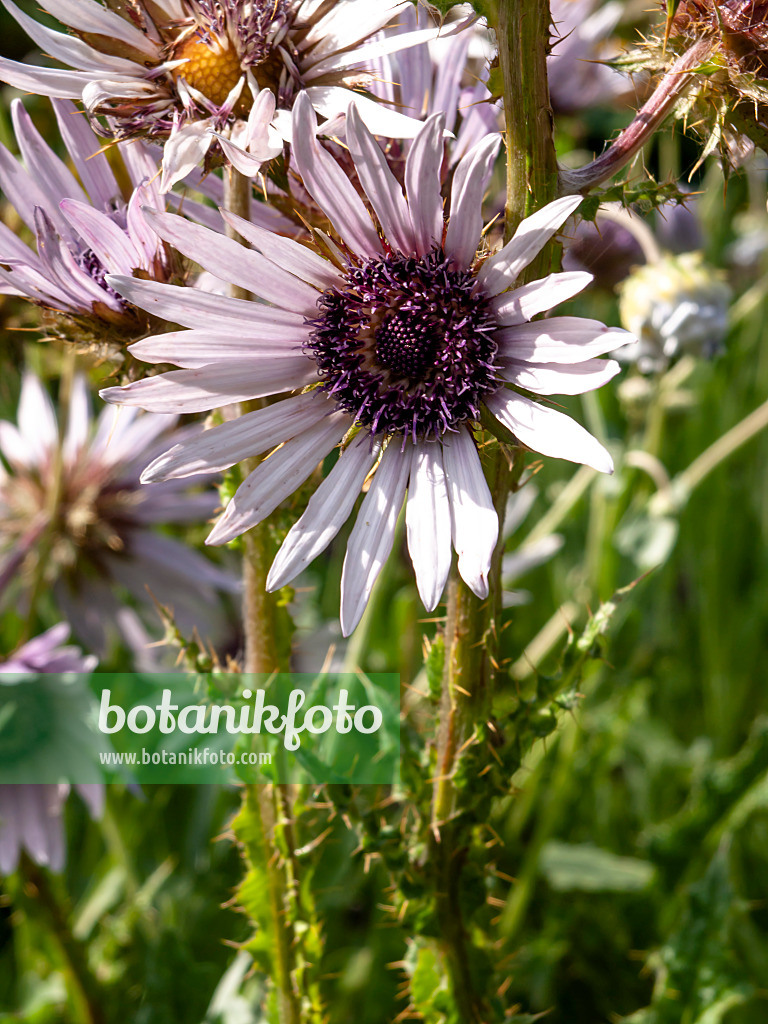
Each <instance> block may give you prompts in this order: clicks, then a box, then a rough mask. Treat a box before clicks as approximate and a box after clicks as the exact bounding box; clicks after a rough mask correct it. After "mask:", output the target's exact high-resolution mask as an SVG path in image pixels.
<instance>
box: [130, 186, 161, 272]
mask: <svg viewBox="0 0 768 1024" xmlns="http://www.w3.org/2000/svg"><path fill="white" fill-rule="evenodd" d="M151 192H152V190H151V189H150V188H149V187H148V186H146V185H139V186H138V187H137V188H135V189H134V190H133V194H132V195H131V198H130V199H129V200H128V208H127V210H126V213H125V220H126V229H127V231H128V236H129V238H130V239H131V242H132V243H133V245H134V246H135V248H136V255H137V256H138V257H139V260H140V262H139V264H137V266H138V267H139V268H141V269H142V270H147V271H150V272H151V271H152V270H153V264H154V261H155V259H156V257H157V255H158V249H159V247H160V243H159V241H158V238H157V235H156V234H155V232H154V231H153V230H152V228H151V227H150V226H149V223H148V221H147V218H146V214H145V213H144V209H143V208H144V207H146V206H147V205H148V200H149V199H150V196H151ZM134 269H136V268H134Z"/></svg>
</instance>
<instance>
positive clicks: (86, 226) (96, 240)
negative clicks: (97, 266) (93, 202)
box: [60, 199, 142, 276]
mask: <svg viewBox="0 0 768 1024" xmlns="http://www.w3.org/2000/svg"><path fill="white" fill-rule="evenodd" d="M60 209H61V212H62V213H63V214H64V216H65V217H66V219H67V220H68V221H69V223H70V224H71V225H72V227H73V228H74V229H75V231H76V232H77V233H78V235H80V237H81V238H82V239H83V241H84V242H85V243H86V246H87V247H88V248H89V249H91V250H92V251H93V252H94V253H95V254H96V256H97V257H98V259H99V261H100V262H101V263H102V264H103V265H104V267H105V268H106V270H107V272H108V273H109V274H126V275H129V276H130V274H131V273H132V272H133V271H134V270H136V269H137V267H140V266H141V262H142V261H141V256H140V255H139V253H138V252H137V251H136V247H135V245H134V244H133V242H132V241H131V240H130V238H129V237H128V235H127V234H126V233H125V232H124V231H121V230H120V228H119V227H118V226H117V224H115V222H114V221H113V220H112V219H111V218H110V217H108V216H107V215H106V214H105V213H101V212H100V211H99V210H95V209H94V208H93V207H92V206H89V205H88V204H87V203H79V202H77V200H75V199H64V200H63V201H62V202H61V204H60Z"/></svg>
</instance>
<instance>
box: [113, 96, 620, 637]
mask: <svg viewBox="0 0 768 1024" xmlns="http://www.w3.org/2000/svg"><path fill="white" fill-rule="evenodd" d="M316 132H317V124H316V121H315V115H314V112H313V110H312V107H311V104H310V103H309V101H308V100H307V99H305V98H302V97H299V99H298V101H297V104H296V106H295V108H294V126H293V137H294V146H293V153H294V159H295V162H296V165H297V167H298V169H299V171H300V173H301V175H302V178H303V182H304V186H305V187H306V189H307V190H308V191H309V192H310V194H311V195H312V196H313V197H314V199H315V201H316V202H317V203H318V204H319V205H320V207H322V209H323V210H324V211H325V213H326V215H327V217H328V219H329V221H330V222H331V224H332V225H333V227H334V229H335V232H336V234H337V236H338V239H339V244H338V245H337V244H336V243H332V249H331V251H332V252H333V254H334V258H333V259H332V260H329V259H324V258H322V257H321V256H320V255H318V254H317V253H316V252H313V251H312V250H311V249H309V248H308V247H306V246H304V245H301V244H299V243H297V242H294V241H290V240H287V239H283V238H279V237H277V236H274V235H270V234H269V233H268V232H265V231H262V230H261V229H259V228H255V227H253V226H252V225H249V224H248V223H246V222H244V221H242V220H240V219H237V218H233V217H231V216H230V217H229V220H230V222H231V223H232V224H233V225H234V226H235V227H236V229H237V230H238V231H239V232H241V233H242V235H243V236H244V237H245V238H246V239H248V240H249V241H250V242H251V244H252V245H253V246H254V248H255V249H256V250H258V251H250V250H248V249H245V248H243V247H242V246H241V245H239V244H238V243H237V242H234V241H232V240H230V239H226V238H224V237H222V236H217V235H215V234H213V233H211V232H210V231H207V230H206V229H205V228H202V227H200V226H198V225H194V224H189V223H187V222H185V221H183V220H182V219H180V218H178V217H173V216H168V215H165V214H161V215H158V216H155V217H153V218H152V220H153V223H154V224H155V227H156V230H157V231H158V232H159V233H160V235H161V236H162V237H163V238H165V239H166V240H167V241H169V242H171V243H172V244H174V245H176V246H177V247H178V248H179V249H181V251H182V252H185V253H186V254H188V255H192V256H193V258H194V259H197V260H199V261H200V262H201V264H203V265H204V266H205V267H206V268H207V269H208V270H210V271H211V272H213V273H215V274H217V275H219V276H221V277H223V278H225V279H227V280H231V281H234V282H236V283H237V284H240V285H242V286H243V287H244V288H246V289H248V290H249V291H251V292H253V293H254V294H255V295H257V296H258V297H259V298H260V299H261V300H264V301H262V302H247V301H242V300H240V301H237V300H235V299H229V300H224V301H222V303H221V306H220V309H219V311H218V313H217V315H216V317H215V318H213V317H210V318H207V319H205V320H204V321H201V319H200V317H199V316H198V315H197V314H196V313H195V311H194V309H193V306H192V305H190V304H189V303H188V301H187V298H188V296H187V293H185V292H184V291H183V290H181V289H178V288H174V287H170V286H163V285H152V284H150V283H145V282H141V281H133V280H128V279H125V278H121V279H110V283H111V284H112V286H113V287H115V288H117V289H118V290H119V291H121V293H122V294H124V295H125V296H128V297H130V298H131V301H135V302H138V303H140V304H143V305H144V306H145V308H147V307H153V308H156V309H157V310H158V311H159V312H162V313H163V315H166V316H168V318H169V319H172V320H175V321H176V322H180V323H183V324H187V325H188V326H190V327H193V328H196V329H193V330H192V331H186V332H183V333H181V334H179V333H173V334H166V335H161V336H159V337H155V338H148V339H145V340H144V341H141V342H139V343H137V344H136V345H135V346H133V350H134V354H135V355H137V356H138V357H139V358H142V359H145V360H147V361H150V362H173V363H175V364H176V365H177V366H180V367H182V369H179V370H175V371H172V372H171V373H167V374H161V375H159V376H155V377H150V378H148V379H145V380H141V381H136V382H135V383H133V384H130V385H128V386H126V387H123V388H110V389H107V390H106V391H105V392H103V393H102V394H103V396H104V397H105V398H106V399H107V400H108V401H112V402H118V403H125V404H129V405H138V406H144V407H145V408H150V409H155V410H158V411H169V410H174V411H184V412H193V411H200V410H203V409H210V408H213V407H214V406H217V405H223V404H231V403H234V402H238V401H243V400H249V399H253V398H258V397H261V396H265V395H271V394H279V393H283V392H287V391H301V389H305V390H304V391H303V392H302V393H300V394H297V395H295V396H294V397H292V398H289V399H287V400H286V401H282V402H278V403H277V404H274V405H270V406H268V407H267V408H265V409H261V410H258V411H255V412H251V413H248V414H247V415H245V416H241V417H240V418H238V419H235V420H233V421H231V422H229V423H225V424H223V425H221V426H219V427H216V428H214V429H213V430H211V431H208V432H206V433H204V434H203V435H202V436H201V437H200V438H199V439H197V440H196V441H193V442H191V443H187V444H182V445H179V446H177V447H176V448H175V449H173V450H171V451H169V452H167V453H166V454H165V455H164V456H161V457H160V458H159V459H157V460H156V461H155V462H154V463H152V465H150V466H149V467H148V469H147V470H146V472H145V474H144V477H143V479H145V480H160V479H173V478H180V477H184V476H186V475H188V474H190V473H194V472H199V471H201V470H218V469H223V468H225V467H227V466H230V465H233V464H234V463H236V462H238V461H240V460H241V459H244V458H246V457H247V456H250V455H254V454H257V453H259V452H264V451H267V450H269V449H270V448H272V447H273V446H274V445H276V444H278V445H280V447H279V448H277V449H276V450H275V451H274V452H273V453H272V454H271V455H270V456H269V458H267V459H266V460H265V461H264V462H262V463H261V464H260V465H259V466H258V467H257V468H256V469H255V470H254V472H253V473H251V475H250V476H249V477H248V479H247V480H246V481H245V483H243V484H242V486H241V487H240V489H239V490H238V492H237V493H236V494H235V496H234V498H233V499H232V501H231V502H230V503H229V505H228V506H227V509H226V511H225V513H224V515H223V516H222V518H221V519H220V520H219V522H218V523H217V525H216V527H215V528H214V530H213V532H212V533H211V535H210V537H209V539H208V540H209V543H213V544H217V543H218V544H221V543H225V542H226V541H228V540H231V539H232V538H233V537H236V536H237V535H238V534H240V533H242V532H244V531H245V530H247V529H249V528H250V527H251V526H253V525H254V524H255V523H258V522H259V521H260V520H262V519H264V518H265V517H266V516H267V515H269V513H270V512H271V511H272V510H273V509H275V508H276V507H277V506H278V505H279V504H280V502H281V501H282V500H283V499H284V498H286V497H288V495H289V494H291V493H292V492H293V491H294V490H295V489H296V487H298V486H299V485H300V484H301V482H302V481H303V480H305V479H306V478H307V477H308V476H309V474H310V473H311V472H312V470H313V469H314V468H315V466H316V465H317V463H318V462H319V461H320V460H321V459H323V458H325V457H326V456H327V455H328V454H329V453H330V452H332V451H333V449H334V448H335V447H336V446H337V445H338V444H339V442H340V441H343V442H344V444H343V452H342V454H341V457H340V458H339V459H338V461H337V462H336V464H335V466H334V467H333V469H332V470H331V472H330V474H329V475H328V476H327V477H326V479H325V480H324V481H323V483H322V484H321V485H320V487H319V488H318V490H317V491H316V493H315V494H314V496H313V497H312V499H311V500H310V503H309V507H308V508H307V510H306V512H305V513H304V515H303V516H302V517H301V519H300V520H299V522H298V523H297V524H296V525H295V526H294V527H293V529H292V530H291V532H290V533H289V535H288V538H287V540H286V541H285V543H284V545H283V547H282V548H281V550H280V552H279V554H278V556H277V559H276V561H275V563H274V565H273V566H272V571H271V573H270V577H269V581H268V585H269V586H270V587H271V588H273V589H275V588H277V587H280V586H282V585H284V584H285V583H286V582H288V581H289V580H291V579H292V578H293V577H294V576H295V575H297V574H298V572H300V571H301V569H302V568H303V567H304V566H305V565H307V564H308V562H309V561H311V560H312V559H313V558H314V557H315V556H316V555H318V554H319V553H320V552H321V551H323V550H324V548H325V547H326V546H327V545H328V544H329V543H330V541H331V540H332V538H333V537H334V535H335V534H336V533H337V532H338V530H339V528H340V527H341V525H342V524H343V522H344V521H345V519H346V518H347V517H348V516H349V515H350V513H351V511H352V508H353V505H354V503H355V499H356V496H357V494H358V492H359V490H360V488H361V486H362V485H363V483H364V481H365V480H366V478H367V477H368V475H369V474H370V473H371V471H372V470H374V468H375V474H374V475H373V478H372V480H371V481H370V486H369V487H368V490H367V493H366V496H365V498H364V501H363V505H362V507H361V509H360V513H359V515H358V517H357V522H356V525H355V527H354V529H353V531H352V535H351V537H350V540H349V545H348V548H347V556H346V561H345V565H344V572H343V579H342V605H341V618H342V629H343V631H344V632H345V633H347V634H348V633H349V632H350V631H351V630H352V629H353V628H354V627H355V625H356V624H357V622H358V621H359V618H360V615H361V614H362V611H363V609H364V607H365V604H366V601H367V599H368V596H369V594H370V591H371V587H372V586H373V582H374V580H375V579H376V576H377V575H378V572H379V570H380V569H381V567H382V565H383V563H384V561H385V559H386V557H387V555H388V553H389V551H390V549H391V546H392V543H393V537H394V528H395V522H396V520H397V516H398V512H399V510H400V508H401V506H402V504H403V501H404V498H405V492H406V488H408V492H409V493H408V505H407V510H406V522H407V526H408V545H409V550H410V553H411V557H412V559H413V562H414V565H415V569H416V576H417V582H418V586H419V591H420V594H421V597H422V600H423V601H424V604H425V605H426V607H427V608H428V609H432V608H434V607H435V606H436V604H437V602H438V600H439V598H440V594H441V592H442V590H443V586H444V584H445V580H446V577H447V574H448V570H449V567H450V562H451V544H452V543H453V546H454V547H455V548H456V550H457V552H458V555H459V563H458V565H459V571H460V572H461V574H462V576H463V577H464V579H465V580H466V582H467V583H468V585H469V586H470V587H472V589H473V590H474V591H475V592H476V593H477V594H478V595H480V596H484V595H486V594H487V592H488V570H489V565H490V558H491V554H492V552H493V549H494V545H495V543H496V538H497V534H498V519H497V516H496V512H495V511H494V508H493V502H492V500H491V495H490V492H489V489H488V485H487V484H486V482H485V478H484V476H483V472H482V467H481V463H480V457H479V455H478V452H477V449H476V447H475V441H474V435H473V426H474V424H475V423H476V421H477V420H478V419H479V417H480V416H481V414H482V412H483V409H485V410H487V411H488V413H490V414H491V417H496V419H497V420H498V421H499V422H500V423H501V424H503V426H504V427H505V428H506V430H507V431H511V432H512V433H513V434H514V435H515V437H516V438H517V440H518V441H519V442H520V443H521V444H524V445H526V446H528V447H530V448H532V449H534V450H536V451H539V452H542V453H545V454H548V455H555V456H559V457H561V458H565V459H571V460H574V461H577V462H586V463H588V464H590V465H593V466H595V467H597V468H598V469H601V470H606V471H609V470H610V469H611V460H610V456H609V455H608V453H607V452H606V451H605V449H604V448H603V447H602V445H600V444H598V442H597V441H595V439H594V438H592V437H591V436H590V435H589V434H588V433H587V432H586V431H585V430H584V429H583V428H582V427H580V426H579V425H578V424H576V423H575V422H574V421H573V420H571V419H570V418H569V417H567V416H565V415H564V414H562V413H560V412H557V411H555V410H554V409H552V408H550V407H548V406H546V405H542V404H539V403H538V402H536V401H533V400H532V399H531V398H530V397H527V396H526V395H523V394H521V393H520V390H518V389H525V390H527V391H530V392H533V393H534V394H537V395H550V394H553V393H565V394H578V393H581V392H582V391H587V390H590V389H591V388H595V387H598V386H600V385H601V384H602V383H604V382H605V381H607V380H609V379H610V378H611V377H612V376H613V375H614V374H615V373H616V372H617V370H618V364H616V363H615V362H606V361H602V360H597V359H595V358H594V357H595V356H597V355H600V354H602V353H605V352H607V351H610V350H612V349H614V348H616V347H617V346H619V345H621V344H624V343H625V342H626V341H627V340H628V335H627V334H626V332H624V331H621V330H618V329H614V328H607V327H605V326H604V325H603V324H600V323H597V322H595V321H591V320H580V319H575V318H572V317H556V318H553V319H551V320H547V321H542V322H540V323H531V322H529V321H530V320H531V317H533V316H534V315H535V314H536V313H540V312H542V311H543V310H545V309H549V308H550V307H551V306H552V305H555V304H557V303H558V302H561V301H563V300H564V299H566V298H569V297H571V296H572V295H574V294H575V293H576V292H578V291H580V290H581V289H582V288H583V287H584V286H585V285H586V284H587V283H588V282H589V280H590V276H589V275H588V274H583V273H576V274H555V275H552V276H550V277H548V278H546V279H545V280H542V281H537V282H534V283H532V284H527V285H524V286H523V287H521V288H518V289H517V290H515V291H513V292H507V291H506V289H508V288H509V287H510V286H511V285H512V284H514V282H515V279H516V278H517V276H518V274H519V273H520V271H521V270H522V269H523V268H524V267H525V266H526V265H527V264H528V263H529V262H530V261H531V259H533V257H534V255H535V254H536V253H537V252H538V251H539V250H540V249H541V247H542V246H543V245H544V243H545V242H546V241H547V240H548V239H549V238H551V237H552V235H553V234H554V233H555V232H556V231H557V229H558V228H559V227H560V225H561V224H562V223H563V222H564V221H565V219H566V218H567V217H568V216H569V214H571V213H573V211H574V210H575V208H576V207H577V206H578V204H579V202H580V199H578V198H575V199H574V198H573V197H569V198H566V199H561V200H558V201H556V202H555V203H552V204H551V205H550V206H548V207H545V208H544V209H543V210H540V211H539V212H538V213H536V214H534V215H533V216H532V217H530V218H528V220H526V221H525V222H524V223H523V224H522V225H521V226H520V228H519V230H518V232H517V233H516V235H515V237H514V238H513V239H512V241H510V242H509V243H508V244H507V245H506V246H505V247H504V248H503V249H501V250H500V251H499V252H496V253H494V254H493V255H492V256H489V257H488V258H486V259H482V260H478V259H477V257H476V252H477V247H478V244H479V243H480V240H481V233H482V227H483V222H482V212H481V203H482V198H483V194H484V191H485V189H486V187H487V184H488V181H489V178H490V174H491V171H492V168H493V163H494V158H495V156H496V153H497V150H498V147H499V142H500V138H499V136H498V135H495V136H487V137H486V138H484V139H482V140H481V141H480V142H479V143H478V144H477V145H475V146H474V147H473V148H472V149H471V150H470V151H469V152H468V153H467V154H466V155H465V156H464V157H463V158H462V160H461V161H460V162H459V164H458V165H457V167H456V171H455V173H454V177H453V188H452V196H451V201H450V216H449V218H448V221H447V223H446V222H445V220H444V215H443V200H442V196H441V182H440V167H441V164H442V159H443V141H442V135H443V116H442V115H441V114H437V115H434V116H433V117H431V118H429V120H428V121H427V122H426V123H425V125H424V127H423V128H422V130H421V131H420V132H419V134H418V135H417V137H416V139H415V140H414V143H413V146H412V147H411V150H410V152H409V154H408V160H407V164H406V168H405V183H406V193H407V195H404V193H403V190H402V189H401V187H400V186H399V184H398V183H397V181H396V179H395V177H394V176H393V174H392V172H391V171H390V170H389V168H388V166H387V164H386V161H385V159H384V156H383V154H382V151H381V149H380V148H379V146H378V145H377V144H376V142H375V140H374V139H373V137H372V136H371V135H370V133H369V132H368V130H367V129H366V128H365V126H364V125H363V123H362V121H361V119H360V117H359V116H358V115H357V112H356V111H355V110H354V108H352V109H350V112H349V115H348V118H347V143H348V145H349V148H350V152H351V154H352V158H353V160H354V165H355V167H356V170H357V173H358V175H359V179H360V183H361V186H362V189H363V190H364V192H365V194H366V195H367V197H368V199H369V201H370V203H371V206H372V207H373V210H374V212H375V214H376V218H377V219H376V221H374V220H373V219H372V218H371V216H370V214H369V213H368V211H367V209H366V207H365V206H364V204H363V202H362V200H361V198H360V196H359V195H358V193H357V191H356V190H355V188H354V186H353V185H352V183H351V182H350V181H349V179H348V178H347V177H346V176H345V175H344V173H343V172H342V171H341V170H340V169H339V167H338V166H337V164H336V163H335V162H334V160H333V159H332V157H331V156H330V155H329V154H328V153H326V152H325V151H324V150H323V148H322V147H321V146H320V144H319V143H318V140H317V137H316ZM265 303H270V304H271V305H266V304H265ZM507 383H509V384H512V385H514V388H515V390H512V389H510V388H509V387H508V386H507Z"/></svg>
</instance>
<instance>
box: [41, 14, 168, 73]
mask: <svg viewBox="0 0 768 1024" xmlns="http://www.w3.org/2000/svg"><path fill="white" fill-rule="evenodd" d="M40 6H41V7H42V8H43V9H44V10H47V11H49V12H50V13H51V14H52V15H53V16H54V17H55V18H58V19H59V21H61V22H63V23H64V24H65V25H69V27H70V28H75V29H79V30H80V31H81V32H92V33H95V34H96V35H102V36H107V37H108V38H110V39H119V40H120V41H121V42H123V43H127V44H128V46H132V47H133V48H134V49H135V50H138V51H139V53H143V54H146V56H148V57H151V58H152V59H153V60H155V61H156V60H157V57H158V48H157V46H156V45H155V44H154V43H152V42H151V41H150V40H149V38H148V37H147V36H146V35H145V34H144V33H143V32H142V31H141V30H140V29H138V28H136V27H135V26H134V25H133V23H132V22H130V21H129V20H127V19H126V18H121V17H120V15H119V14H115V13H114V12H113V11H108V10H106V9H105V8H104V7H102V6H101V4H98V3H96V2H95V0H43V2H41V4H40ZM135 66H136V70H137V71H140V70H143V69H142V68H141V66H140V65H135Z"/></svg>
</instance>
